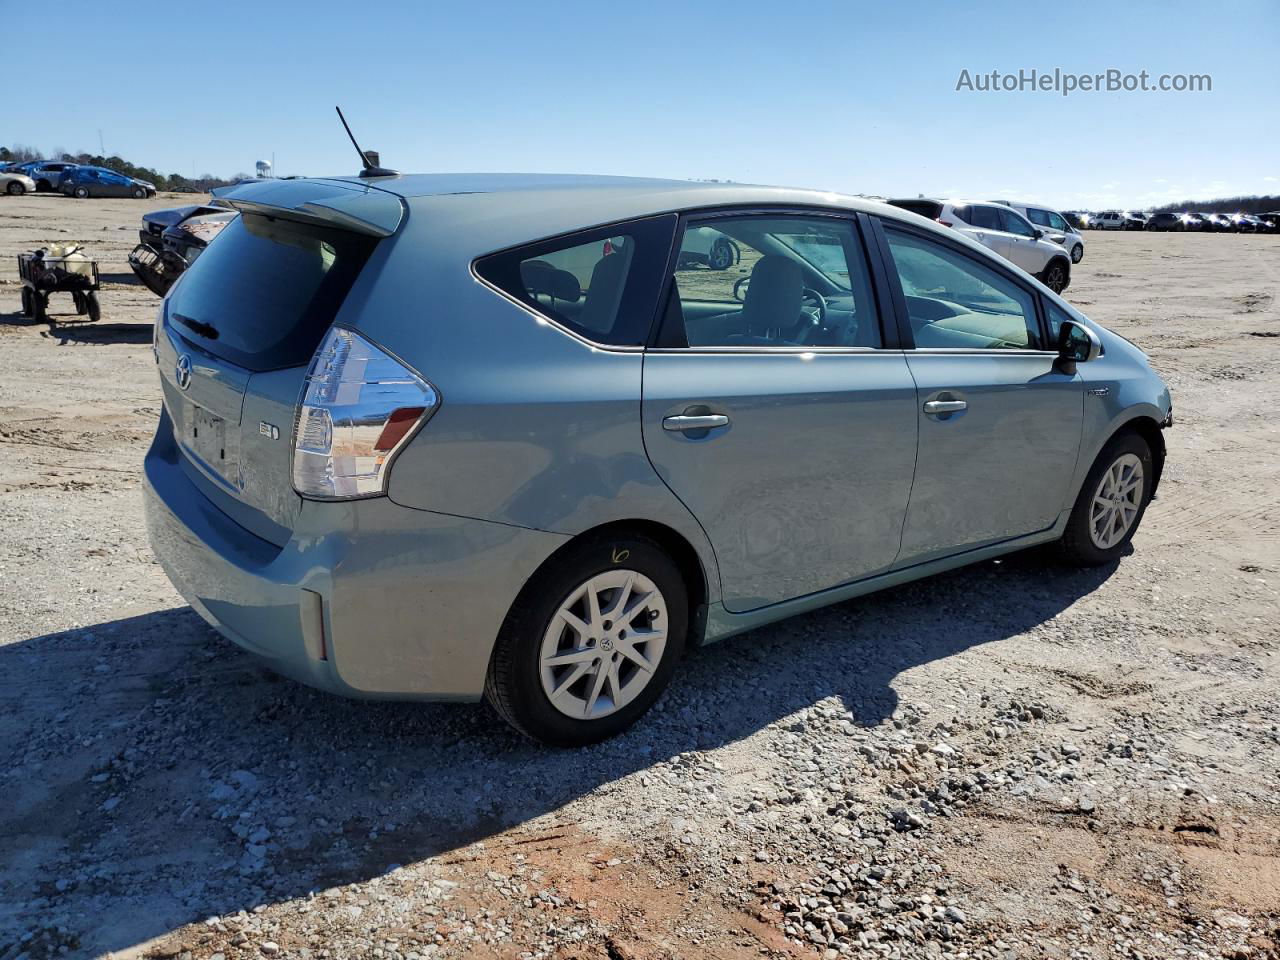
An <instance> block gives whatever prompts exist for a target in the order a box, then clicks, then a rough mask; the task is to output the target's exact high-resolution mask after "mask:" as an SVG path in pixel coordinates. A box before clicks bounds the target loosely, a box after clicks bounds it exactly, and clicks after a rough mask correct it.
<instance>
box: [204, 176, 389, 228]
mask: <svg viewBox="0 0 1280 960" xmlns="http://www.w3.org/2000/svg"><path fill="white" fill-rule="evenodd" d="M213 195H214V197H215V198H216V199H217V202H218V204H219V205H220V206H228V207H231V208H233V209H235V210H239V211H241V212H244V213H258V214H263V215H265V216H273V217H281V218H282V219H286V220H297V221H300V222H302V223H311V224H315V225H317V226H325V227H336V228H338V229H340V230H349V231H351V232H353V233H363V234H366V235H368V236H372V237H389V236H391V235H392V234H393V233H395V232H396V230H397V229H398V228H399V226H400V222H401V220H403V219H404V201H403V200H402V199H401V198H400V197H398V196H396V195H395V194H393V193H389V192H387V191H386V190H379V189H377V188H376V187H370V186H365V185H364V184H359V183H350V182H348V181H341V180H261V181H255V182H250V183H240V184H233V185H232V186H229V187H218V188H217V189H215V190H214V191H213Z"/></svg>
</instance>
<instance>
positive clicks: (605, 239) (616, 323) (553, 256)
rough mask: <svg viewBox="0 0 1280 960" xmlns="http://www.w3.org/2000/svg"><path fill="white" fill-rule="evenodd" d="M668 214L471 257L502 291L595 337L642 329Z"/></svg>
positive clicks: (633, 338) (609, 338) (610, 339)
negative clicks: (486, 255)
mask: <svg viewBox="0 0 1280 960" xmlns="http://www.w3.org/2000/svg"><path fill="white" fill-rule="evenodd" d="M676 219H677V218H676V217H675V215H674V214H672V215H668V216H663V217H653V218H650V219H647V220H638V221H635V222H632V223H629V224H623V225H620V226H614V227H611V228H600V229H598V230H592V231H587V232H583V233H579V234H575V235H574V236H572V237H565V238H560V239H556V240H544V241H540V242H538V243H533V244H529V245H527V246H523V247H519V248H516V249H514V250H507V251H504V252H502V253H496V254H493V255H491V256H488V257H482V258H481V259H479V260H477V261H476V265H475V266H476V272H477V273H478V274H479V275H480V276H481V277H482V278H483V279H484V280H486V281H488V282H489V283H491V284H493V285H494V286H495V287H497V288H498V289H499V290H501V291H502V292H503V293H506V294H507V295H508V296H510V297H513V298H515V299H516V300H519V301H520V302H521V303H523V304H524V305H525V306H527V307H529V308H530V309H532V310H534V311H536V312H538V313H540V314H543V315H544V316H546V317H549V318H550V319H552V320H555V321H556V322H557V323H559V324H561V325H562V326H564V327H567V328H568V329H570V330H572V331H573V332H575V333H577V334H579V335H581V336H583V337H586V338H587V339H588V340H593V341H595V342H597V343H603V344H609V345H612V346H641V345H643V344H644V343H645V342H646V340H647V339H648V336H649V329H650V326H651V325H652V322H653V316H654V308H655V305H656V302H657V295H658V289H659V287H660V285H661V283H662V275H663V273H664V272H665V269H666V258H667V252H668V251H669V250H670V249H671V235H672V233H673V232H674V230H675V224H676Z"/></svg>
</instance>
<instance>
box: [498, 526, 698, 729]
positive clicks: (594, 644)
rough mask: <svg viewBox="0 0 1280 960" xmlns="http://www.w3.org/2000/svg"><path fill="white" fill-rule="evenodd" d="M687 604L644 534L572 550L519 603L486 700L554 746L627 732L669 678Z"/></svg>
mask: <svg viewBox="0 0 1280 960" xmlns="http://www.w3.org/2000/svg"><path fill="white" fill-rule="evenodd" d="M688 602H689V601H688V593H687V591H686V589H685V585H684V578H683V577H682V576H681V574H680V569H679V567H677V566H676V564H675V563H674V562H673V561H672V559H671V558H670V557H669V556H668V555H667V553H666V552H665V551H664V550H663V549H662V548H661V547H660V546H659V545H658V544H657V543H655V542H653V541H652V540H649V539H648V538H646V537H642V536H638V535H634V534H631V535H628V534H624V535H621V536H617V537H593V538H591V539H589V540H584V541H583V542H582V543H580V544H576V545H574V546H571V547H569V548H568V549H567V550H566V551H565V553H563V554H562V555H560V556H558V557H557V558H556V559H555V560H554V561H552V563H551V564H549V565H548V566H547V567H545V568H544V569H543V570H541V571H539V572H538V574H536V575H535V576H534V578H533V579H532V580H531V581H530V582H529V584H528V585H527V586H526V587H525V589H524V590H523V591H521V594H520V597H519V598H517V600H516V602H515V603H514V604H513V605H512V607H511V611H510V612H509V613H508V614H507V619H506V622H505V623H504V624H503V626H502V630H501V632H500V633H499V636H498V641H497V645H496V646H495V648H494V652H493V657H492V659H491V661H490V663H489V673H488V677H487V678H486V681H485V698H486V699H487V700H488V701H489V703H490V704H491V705H492V706H493V708H494V709H495V710H496V711H497V713H498V714H499V715H500V716H501V717H502V718H503V719H504V720H506V721H507V722H508V723H510V724H511V725H512V726H513V727H515V728H516V729H517V730H519V731H520V732H521V733H523V734H525V735H526V736H529V737H532V738H533V739H535V740H540V741H541V742H543V743H546V744H551V745H553V746H560V747H577V746H584V745H586V744H589V743H595V742H597V741H600V740H604V739H606V738H607V737H611V736H613V735H615V734H617V733H621V732H622V731H623V730H625V729H626V728H627V727H629V726H631V725H632V724H633V723H635V721H636V720H637V719H639V718H640V716H641V715H643V714H644V713H645V712H646V711H647V710H648V709H649V708H650V707H651V706H653V704H654V702H655V701H656V700H657V699H658V696H659V695H660V694H661V693H662V691H663V689H664V688H665V687H666V685H667V683H668V682H669V681H670V679H671V675H672V673H673V672H674V671H675V666H676V662H677V661H678V660H679V659H680V656H681V654H682V653H683V651H684V644H685V636H686V633H687V631H688V628H689V610H688Z"/></svg>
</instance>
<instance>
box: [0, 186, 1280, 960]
mask: <svg viewBox="0 0 1280 960" xmlns="http://www.w3.org/2000/svg"><path fill="white" fill-rule="evenodd" d="M173 203H174V200H173V199H167V198H158V199H157V200H154V201H148V202H139V201H109V200H100V201H71V200H66V199H63V198H58V197H25V198H17V199H11V198H0V349H2V350H3V356H4V358H5V375H4V376H3V377H2V378H0V677H3V679H4V681H5V682H4V683H3V686H0V697H2V698H3V708H2V709H0V796H3V797H4V798H5V803H4V804H3V808H0V863H3V864H4V869H3V871H0V960H16V958H19V957H24V958H46V957H60V956H76V957H84V956H107V955H109V956H114V957H137V956H152V957H183V958H188V957H189V958H205V960H208V958H221V960H239V958H249V957H263V956H265V957H328V958H346V957H378V958H388V960H395V958H415V957H417V958H425V957H480V958H485V957H495V958H497V957H504V958H505V957H521V958H523V957H555V958H559V960H570V958H578V960H588V958H590V960H649V958H654V960H656V958H709V957H717V958H727V957H745V956H772V957H824V958H835V957H846V956H847V957H889V958H895V957H902V958H912V957H930V958H932V957H957V958H960V957H969V958H1000V960H1005V958H1021V957H1055V958H1077V957H1080V958H1083V957H1145V958H1153V960H1154V958H1170V957H1180V958H1181V957H1185V958H1194V957H1229V958H1263V957H1275V956H1277V955H1280V727H1278V723H1280V720H1278V717H1280V710H1278V709H1277V708H1278V707H1280V688H1278V687H1277V678H1278V674H1280V664H1278V663H1277V658H1276V650H1277V641H1278V639H1280V627H1278V626H1277V620H1278V619H1280V618H1278V616H1277V614H1278V612H1280V604H1278V597H1277V584H1278V583H1280V483H1278V481H1280V458H1278V457H1277V453H1276V451H1277V449H1278V448H1277V441H1278V440H1280V436H1278V433H1277V421H1276V420H1275V418H1274V415H1273V410H1274V409H1275V408H1276V406H1277V405H1280V305H1278V304H1277V302H1276V297H1277V294H1280V289H1278V288H1280V280H1278V279H1277V271H1276V263H1277V256H1278V255H1280V238H1277V237H1265V236H1264V237H1250V236H1232V235H1219V236H1198V235H1185V234H1159V235H1146V234H1106V235H1099V234H1090V235H1089V238H1088V252H1087V254H1086V257H1085V260H1084V262H1083V263H1082V264H1081V265H1080V266H1079V267H1078V268H1077V270H1076V278H1075V281H1074V283H1073V286H1072V288H1071V290H1070V296H1071V298H1072V299H1073V300H1074V301H1075V302H1076V303H1077V304H1079V305H1081V306H1082V308H1083V309H1085V311H1086V312H1088V313H1090V314H1091V315H1093V316H1095V317H1097V318H1098V319H1100V320H1101V321H1103V322H1104V323H1107V324H1110V325H1111V326H1113V328H1114V329H1116V330H1118V331H1119V332H1121V333H1123V334H1124V335H1126V336H1128V337H1130V338H1132V339H1134V340H1135V341H1136V342H1137V343H1138V344H1139V345H1141V346H1142V347H1143V348H1144V349H1146V350H1147V351H1148V352H1149V353H1150V354H1151V355H1152V357H1153V358H1154V361H1155V363H1156V365H1157V366H1158V368H1159V369H1160V370H1161V372H1162V373H1163V374H1164V375H1165V377H1166V378H1167V379H1168V381H1169V383H1170V386H1171V388H1172V390H1173V392H1174V403H1175V411H1176V415H1177V425H1176V427H1175V428H1174V429H1173V430H1172V431H1171V432H1170V433H1169V434H1168V442H1169V465H1168V469H1167V472H1166V474H1165V479H1164V482H1163V485H1162V487H1161V491H1160V497H1159V499H1158V500H1157V501H1156V503H1155V504H1153V506H1152V508H1151V510H1150V511H1149V512H1148V514H1147V517H1146V521H1145V523H1144V526H1143V528H1142V530H1141V531H1140V532H1139V534H1138V536H1137V538H1136V539H1135V541H1134V549H1133V552H1132V553H1131V554H1130V555H1129V556H1127V557H1125V558H1124V559H1123V560H1122V561H1121V562H1120V563H1119V564H1118V565H1117V566H1116V567H1114V568H1108V569H1102V570H1096V571H1088V572H1080V571H1073V570H1066V569H1062V568H1059V567H1056V566H1054V564H1053V563H1052V560H1051V558H1049V557H1047V556H1046V555H1044V554H1042V553H1033V554H1028V555H1019V556H1015V557H1010V558H1007V559H1005V560H1003V561H1001V562H991V563H985V564H981V565H978V566H975V567H971V568H969V569H966V570H961V571H957V572H955V573H952V574H949V575H945V576H942V577H938V578H935V579H932V580H928V581H925V582H922V583H917V584H913V585H909V586H906V587H902V588H898V589H895V590H891V591H888V592H885V593H883V594H879V595H876V596H873V597H868V598H864V599H861V600H857V601H853V602H849V603H845V604H841V605H839V606H836V607H832V608H829V609H826V610H823V611H820V612H818V613H814V614H811V615H808V616H804V617H800V618H797V619H794V620H792V621H789V622H787V623H783V624H780V625H777V626H774V627H770V628H768V629H763V630H759V631H757V632H755V633H753V634H750V635H748V636H744V637H741V638H737V639H735V640H731V641H728V642H726V643H724V644H721V645H718V646H715V647H711V648H707V649H705V650H700V651H695V652H694V653H692V654H691V655H690V657H689V659H688V661H687V663H686V664H685V665H684V668H683V669H682V671H681V672H680V673H679V674H678V676H677V678H676V680H675V682H674V683H673V685H672V687H671V689H670V690H669V692H668V693H667V694H666V695H665V696H664V697H663V699H662V700H661V701H660V703H659V705H658V707H657V709H656V710H655V712H654V713H653V714H652V716H651V717H650V718H649V719H647V720H645V721H644V722H642V723H641V724H640V725H639V727H638V728H636V729H635V730H633V731H632V732H630V733H629V734H627V735H625V736H623V737H620V738H618V739H616V740H613V741H611V742H609V743H606V744H602V745H599V746H596V747H593V748H590V749H587V750H582V751H576V752H566V751H549V750H545V749H540V748H538V747H535V746H532V745H530V744H529V743H527V742H524V741H522V740H521V739H519V738H518V737H517V736H515V735H514V734H512V733H510V732H509V731H508V730H507V729H506V728H504V727H503V726H502V725H501V723H500V722H498V721H497V720H496V719H495V717H494V716H493V715H492V714H491V713H490V712H489V711H488V710H487V708H485V707H483V706H459V705H450V706H445V705H439V706H436V705H427V706H423V705H398V704H368V703H356V702H348V701H343V700H339V699H336V698H333V697H330V696H327V695H324V694H320V693H316V692H313V691H310V690H308V689H306V688H303V687H300V686H298V685H296V684H294V683H291V682H289V681H285V680H281V679H278V678H276V677H274V676H272V675H270V674H268V673H266V672H265V671H263V670H262V669H261V668H260V667H259V666H257V664H256V663H255V662H254V661H253V660H252V659H251V658H249V657H248V656H247V655H245V654H243V653H241V652H240V651H239V650H238V649H236V648H235V647H233V646H232V645H230V644H229V643H227V642H225V641H223V640H221V639H220V638H218V637H217V636H216V635H215V634H213V633H212V632H211V631H210V630H209V629H207V628H206V627H205V626H204V624H203V623H202V621H200V619H199V618H198V617H196V615H195V614H193V613H192V612H191V611H190V610H189V609H187V608H186V607H185V606H184V605H183V604H182V603H181V601H180V600H179V598H178V597H177V595H176V594H175V593H174V592H173V590H172V589H171V588H170V586H169V585H168V583H167V581H166V580H165V578H164V576H163V574H162V573H161V572H160V570H159V568H158V567H157V566H156V565H155V564H154V562H153V561H152V560H151V558H150V554H149V550H148V547H147V543H146V538H145V535H144V532H143V525H142V517H141V507H140V497H139V466H140V460H141V457H142V454H143V452H144V450H145V447H146V443H147V441H148V438H149V435H150V432H151V429H152V426H153V423H154V421H155V418H156V416H157V413H158V385H157V382H156V377H155V372H154V370H153V368H152V363H151V358H150V352H149V348H148V345H149V342H150V321H151V318H152V316H153V315H154V313H155V308H156V303H157V302H156V301H155V299H154V298H152V297H151V296H150V294H148V293H147V292H146V291H145V290H144V289H143V288H141V287H140V286H137V285H136V284H133V283H131V282H129V281H130V279H131V278H130V277H129V275H128V268H127V266H126V265H125V264H124V255H125V253H126V252H127V250H128V249H129V248H130V247H131V246H132V243H133V242H134V237H135V235H136V223H137V217H138V215H139V214H140V213H141V211H142V210H144V209H147V208H148V207H160V206H166V205H173ZM68 238H72V239H81V240H84V241H85V242H86V243H87V244H88V245H89V247H90V250H91V251H92V252H94V253H95V254H96V255H98V256H100V257H101V258H103V260H104V266H103V270H104V279H106V280H107V281H108V282H107V284H106V286H105V289H104V292H103V295H102V300H103V314H104V316H103V320H102V322H101V323H100V324H98V325H97V326H95V327H84V326H80V327H72V328H66V327H63V326H59V327H58V328H57V329H55V330H52V331H51V330H50V328H49V327H48V326H47V325H40V326H35V325H29V324H27V323H25V322H24V321H22V320H21V319H20V318H19V317H18V316H17V309H18V307H17V304H18V287H17V286H16V272H15V269H14V265H13V259H12V258H13V254H15V253H16V252H17V251H18V250H22V249H28V248H30V247H32V246H34V245H35V244H36V243H38V242H40V241H43V240H48V239H68ZM55 309H56V307H55ZM67 309H69V308H67Z"/></svg>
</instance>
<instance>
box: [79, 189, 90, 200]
mask: <svg viewBox="0 0 1280 960" xmlns="http://www.w3.org/2000/svg"><path fill="white" fill-rule="evenodd" d="M76 199H77V200H88V199H89V188H88V187H76Z"/></svg>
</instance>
